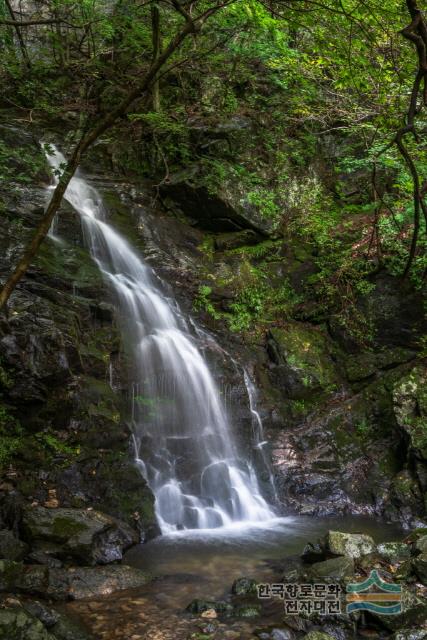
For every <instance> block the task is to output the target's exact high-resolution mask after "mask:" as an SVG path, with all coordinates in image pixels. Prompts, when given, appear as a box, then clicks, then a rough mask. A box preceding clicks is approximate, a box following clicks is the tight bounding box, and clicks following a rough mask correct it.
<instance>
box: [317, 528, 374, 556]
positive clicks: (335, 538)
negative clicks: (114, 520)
mask: <svg viewBox="0 0 427 640" xmlns="http://www.w3.org/2000/svg"><path fill="white" fill-rule="evenodd" d="M325 546H326V548H327V549H328V550H329V551H330V552H331V553H333V554H334V555H338V556H348V557H349V558H360V557H361V556H364V555H367V554H368V553H372V552H373V551H375V549H376V545H375V542H374V540H373V538H371V536H369V535H366V534H364V533H343V532H341V531H329V532H328V533H327V535H326V537H325Z"/></svg>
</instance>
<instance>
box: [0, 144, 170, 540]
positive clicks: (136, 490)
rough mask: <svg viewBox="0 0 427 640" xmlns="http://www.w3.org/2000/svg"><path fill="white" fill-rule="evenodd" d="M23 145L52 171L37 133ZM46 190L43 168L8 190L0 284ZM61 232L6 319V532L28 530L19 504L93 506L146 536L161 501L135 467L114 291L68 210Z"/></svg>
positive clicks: (2, 516)
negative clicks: (17, 528)
mask: <svg viewBox="0 0 427 640" xmlns="http://www.w3.org/2000/svg"><path fill="white" fill-rule="evenodd" d="M15 139H16V142H17V144H19V147H20V149H21V156H22V157H30V158H33V159H34V163H35V164H36V165H40V166H45V167H46V163H45V161H44V158H43V155H42V154H41V152H40V149H39V148H38V146H37V144H35V143H34V140H33V138H32V137H31V136H29V135H27V134H26V133H25V131H22V132H21V135H20V136H17V137H15ZM48 181H49V177H48V176H47V174H46V170H45V172H44V173H43V172H41V173H40V172H39V174H38V175H37V176H35V177H34V181H33V183H31V186H27V185H22V184H20V183H17V184H16V185H13V184H12V185H9V188H8V190H7V191H6V190H5V188H4V187H3V186H2V187H0V200H1V201H2V203H3V207H4V210H2V215H1V217H0V278H4V277H5V276H6V275H7V274H8V273H9V272H10V270H11V265H12V264H13V263H14V262H15V261H16V259H17V258H18V256H19V255H20V254H21V252H22V249H23V246H24V244H25V242H26V240H27V238H28V237H29V234H31V233H32V230H33V229H34V227H35V225H36V224H37V222H38V220H39V219H40V215H41V213H42V211H43V207H44V205H45V200H46V189H45V187H46V185H47V184H48ZM56 233H57V236H58V237H59V238H60V240H53V239H52V238H48V239H47V240H46V242H45V243H44V245H43V246H42V249H41V251H40V253H39V255H38V257H37V260H36V261H35V263H34V264H33V265H32V267H31V268H30V270H29V271H28V273H27V276H26V277H25V278H24V279H23V281H22V282H21V283H20V285H19V287H18V288H17V289H16V291H15V292H14V294H13V295H12V297H11V299H10V302H9V308H8V312H7V314H2V316H1V317H0V435H1V437H2V439H3V441H4V443H5V445H4V448H3V449H2V452H4V454H3V453H2V456H3V457H1V456H0V473H2V474H3V479H4V480H6V482H3V483H2V484H1V486H0V521H1V522H0V524H1V526H3V527H5V528H11V527H14V526H15V525H16V524H17V523H18V522H19V519H20V517H21V516H20V504H21V502H22V501H29V502H33V501H36V502H38V503H39V504H40V505H45V504H46V505H48V506H61V507H67V508H87V507H95V508H96V509H100V510H102V511H103V512H105V513H107V514H110V515H112V516H115V517H118V518H120V519H122V520H123V521H125V522H126V523H127V524H129V525H130V526H134V527H136V528H138V530H139V533H140V537H141V539H145V538H147V537H150V536H153V535H156V533H157V532H158V528H157V524H156V519H155V515H154V508H153V504H154V499H153V496H152V494H151V491H150V490H149V489H148V487H147V486H146V483H145V482H144V480H143V478H142V477H141V475H140V473H139V471H138V470H137V469H136V467H135V466H134V463H133V460H132V450H131V446H130V437H131V435H130V432H129V427H128V421H127V411H128V403H127V399H126V396H125V388H126V383H127V364H126V358H125V357H124V354H123V353H122V349H121V341H120V332H119V330H118V327H117V325H116V321H115V318H114V311H113V308H112V306H111V305H109V304H108V300H109V292H108V291H107V289H106V287H105V285H104V283H103V281H102V279H101V277H100V274H99V272H98V269H97V267H96V265H95V264H94V263H93V262H92V260H91V259H90V257H89V256H88V254H87V251H86V250H85V249H84V247H83V243H82V235H81V229H80V223H79V220H78V219H76V215H75V213H74V212H73V211H72V210H71V208H70V207H69V206H67V205H66V204H64V206H63V207H62V209H61V212H60V214H59V217H58V224H57V229H56ZM10 461H13V465H12V467H13V468H12V471H11V472H10V473H9V471H10V469H9V464H10ZM6 473H8V477H6Z"/></svg>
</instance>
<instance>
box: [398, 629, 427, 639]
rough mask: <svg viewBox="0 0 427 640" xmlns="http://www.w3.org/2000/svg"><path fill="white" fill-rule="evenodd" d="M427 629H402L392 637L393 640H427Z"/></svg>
mask: <svg viewBox="0 0 427 640" xmlns="http://www.w3.org/2000/svg"><path fill="white" fill-rule="evenodd" d="M426 638H427V629H400V630H399V631H396V633H394V634H393V635H392V636H391V640H426Z"/></svg>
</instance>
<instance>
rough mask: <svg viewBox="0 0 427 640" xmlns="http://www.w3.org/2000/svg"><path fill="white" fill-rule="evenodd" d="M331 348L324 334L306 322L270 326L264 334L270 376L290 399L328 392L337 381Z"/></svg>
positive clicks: (301, 398)
mask: <svg viewBox="0 0 427 640" xmlns="http://www.w3.org/2000/svg"><path fill="white" fill-rule="evenodd" d="M331 349H332V347H331V345H330V344H329V341H328V338H327V336H326V335H325V334H324V333H323V332H322V331H320V330H318V329H315V328H313V327H312V326H310V325H308V324H304V323H298V322H289V323H287V324H286V326H285V327H284V328H283V329H282V328H280V329H279V328H274V329H271V330H270V331H269V334H268V337H267V353H268V355H269V357H270V360H271V362H272V367H271V370H270V377H271V380H272V381H273V383H274V384H275V385H277V386H278V387H279V388H280V389H281V390H283V392H284V393H285V395H286V396H287V397H289V398H291V399H293V400H303V399H307V398H309V397H311V396H312V395H313V393H316V392H317V393H319V392H323V393H328V392H330V389H331V388H333V387H334V386H335V385H336V384H337V382H338V375H337V370H336V366H335V364H334V362H333V359H332V357H331Z"/></svg>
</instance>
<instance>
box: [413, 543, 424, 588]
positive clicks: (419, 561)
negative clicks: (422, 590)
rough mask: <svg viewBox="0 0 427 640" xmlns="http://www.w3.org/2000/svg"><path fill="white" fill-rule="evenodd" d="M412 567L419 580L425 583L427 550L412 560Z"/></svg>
mask: <svg viewBox="0 0 427 640" xmlns="http://www.w3.org/2000/svg"><path fill="white" fill-rule="evenodd" d="M412 567H413V569H414V571H415V573H416V575H417V576H418V578H419V579H420V580H421V582H422V583H423V584H425V585H427V551H424V552H423V553H421V554H420V555H419V556H417V557H416V558H414V560H412Z"/></svg>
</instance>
